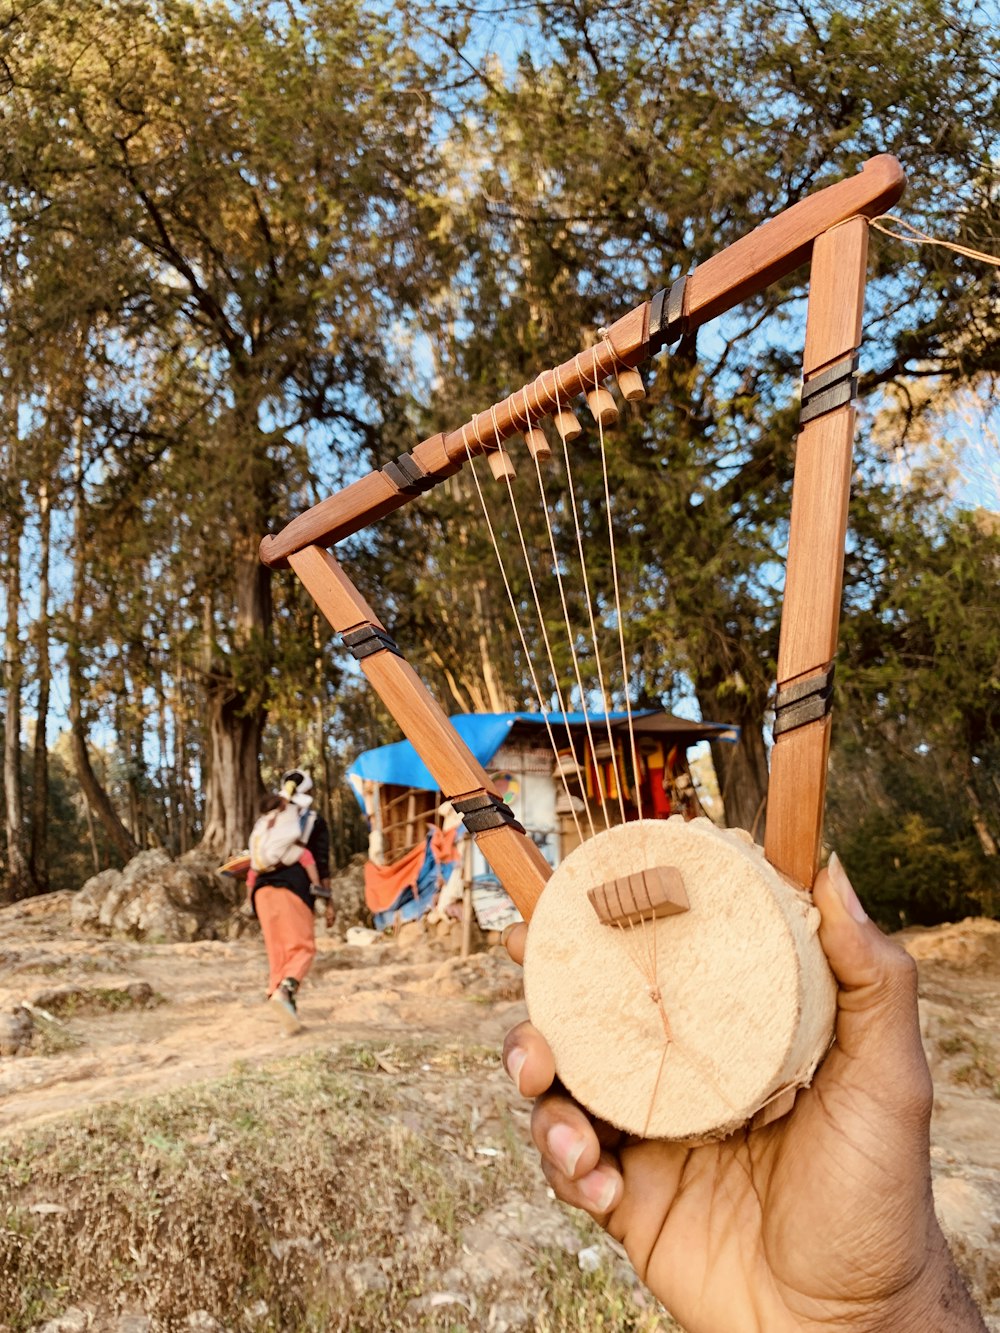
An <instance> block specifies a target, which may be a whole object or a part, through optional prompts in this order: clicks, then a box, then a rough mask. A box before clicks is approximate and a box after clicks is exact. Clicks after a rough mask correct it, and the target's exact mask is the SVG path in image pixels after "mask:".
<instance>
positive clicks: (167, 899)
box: [71, 849, 243, 943]
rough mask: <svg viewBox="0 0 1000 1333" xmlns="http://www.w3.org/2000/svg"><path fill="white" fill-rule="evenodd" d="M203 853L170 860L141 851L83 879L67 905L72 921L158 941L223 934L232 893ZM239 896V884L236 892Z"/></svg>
mask: <svg viewBox="0 0 1000 1333" xmlns="http://www.w3.org/2000/svg"><path fill="white" fill-rule="evenodd" d="M226 880H227V877H226V876H224V875H219V874H217V873H216V872H215V870H214V867H213V866H212V865H211V864H210V863H209V862H208V861H207V860H206V859H205V857H204V855H203V854H197V855H194V854H192V853H188V855H187V856H185V857H184V858H182V859H181V860H180V861H173V860H171V858H170V857H169V856H168V855H167V853H166V852H164V851H161V850H159V849H156V850H153V851H147V852H140V853H139V855H138V856H135V857H133V858H132V860H131V861H129V863H128V865H127V866H126V867H125V868H124V870H102V871H101V872H100V874H98V875H94V876H93V877H92V878H91V879H89V880H87V882H86V884H84V886H83V888H82V889H81V890H80V892H79V893H78V894H77V895H76V898H75V900H74V902H73V905H72V908H71V917H72V921H73V925H74V926H76V927H82V928H84V929H90V930H94V929H96V930H99V931H101V932H103V933H106V934H108V935H112V936H118V937H125V938H129V939H138V940H150V941H153V942H156V943H174V942H177V941H182V940H183V941H186V940H198V939H213V938H216V937H217V936H218V935H219V933H220V932H221V933H225V929H226V924H227V922H228V920H229V918H230V916H231V914H232V911H233V903H232V902H231V901H230V895H231V894H232V893H233V892H234V891H233V890H232V889H231V888H230V887H229V886H228V885H227V884H226ZM236 892H237V893H238V896H239V897H240V898H241V897H242V892H243V891H242V886H240V887H239V888H238V890H237V891H236Z"/></svg>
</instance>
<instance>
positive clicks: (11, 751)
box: [3, 467, 33, 902]
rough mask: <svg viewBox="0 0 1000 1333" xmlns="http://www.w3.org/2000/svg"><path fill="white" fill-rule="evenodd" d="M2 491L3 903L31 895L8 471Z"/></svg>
mask: <svg viewBox="0 0 1000 1333" xmlns="http://www.w3.org/2000/svg"><path fill="white" fill-rule="evenodd" d="M8 488H9V490H10V493H11V497H12V503H11V505H10V509H9V511H8V525H9V526H8V534H9V537H8V544H7V577H6V579H5V591H6V603H7V604H6V611H7V627H6V632H5V634H4V675H5V678H6V684H7V700H6V702H7V709H6V726H5V728H4V747H3V781H4V795H5V797H6V810H5V822H6V834H7V877H8V878H7V896H8V899H9V901H11V902H16V901H17V900H18V899H20V898H27V897H30V896H31V893H32V890H33V885H32V883H31V872H30V869H29V866H28V857H27V855H26V852H25V838H24V806H23V802H22V794H21V680H22V678H23V674H24V669H23V666H22V662H23V652H22V645H21V639H20V634H19V627H20V626H19V622H20V617H21V533H22V530H23V527H24V516H23V513H22V510H21V503H20V494H19V482H18V479H17V477H16V475H15V474H14V468H13V467H11V468H10V471H9V475H8Z"/></svg>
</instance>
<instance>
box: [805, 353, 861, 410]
mask: <svg viewBox="0 0 1000 1333" xmlns="http://www.w3.org/2000/svg"><path fill="white" fill-rule="evenodd" d="M857 396H858V354H857V352H854V353H852V355H851V356H845V357H844V358H843V359H842V360H840V361H836V362H834V364H833V365H832V366H829V367H828V368H827V369H826V370H824V371H823V372H822V373H821V374H819V375H814V376H813V378H812V379H811V380H807V381H806V383H805V384H803V386H802V410H801V411H800V412H799V425H800V426H804V425H805V424H806V422H807V421H812V420H813V419H814V418H815V417H821V416H823V415H824V414H825V413H826V412H832V411H833V410H834V408H837V407H844V406H845V405H846V404H847V403H853V402H854V400H855V398H856V397H857Z"/></svg>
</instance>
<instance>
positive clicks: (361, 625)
mask: <svg viewBox="0 0 1000 1333" xmlns="http://www.w3.org/2000/svg"><path fill="white" fill-rule="evenodd" d="M904 183H905V181H904V176H903V172H902V169H901V167H900V165H899V163H898V162H897V161H896V160H895V158H893V157H890V156H887V155H882V156H879V157H875V158H872V159H871V160H870V161H868V162H866V163H865V164H864V167H863V168H862V170H861V171H860V173H858V174H857V175H855V176H853V177H851V178H850V179H845V180H843V181H841V182H839V183H837V184H835V185H831V186H829V187H827V188H826V189H823V190H820V191H818V192H817V193H816V194H814V195H811V196H810V197H808V198H806V199H804V200H802V201H801V202H799V203H797V204H795V205H794V206H793V207H791V208H789V209H787V210H786V211H785V212H783V213H781V214H779V215H778V216H776V217H774V218H772V219H770V220H769V221H767V222H766V223H765V224H764V225H762V226H760V227H758V228H757V229H756V230H755V231H753V232H752V233H750V234H749V235H747V236H745V237H743V238H742V239H741V240H739V241H737V242H736V243H735V244H733V245H731V246H729V247H728V248H727V249H726V250H723V251H721V252H720V253H719V254H717V255H715V256H714V257H713V258H712V259H710V260H708V261H707V262H706V263H704V264H702V265H700V266H699V267H698V268H696V269H695V270H694V272H693V273H691V274H690V275H688V276H687V277H684V278H679V279H678V280H677V281H676V282H675V283H674V284H673V285H672V287H671V288H670V289H669V290H663V291H660V292H657V293H656V294H655V295H654V296H653V297H652V299H651V300H649V301H646V302H644V303H643V304H641V305H639V306H637V307H636V308H635V309H634V310H631V311H629V312H628V313H627V314H625V315H624V316H623V317H622V318H620V319H619V320H618V321H617V322H616V323H614V324H613V325H612V326H611V327H610V328H609V329H607V330H606V331H604V337H603V340H602V341H600V342H598V343H597V344H596V345H595V346H594V347H592V348H589V349H588V350H586V351H585V352H582V353H581V354H580V355H578V356H577V357H575V358H574V359H573V360H572V361H570V362H566V363H564V364H562V365H560V366H556V367H553V368H551V369H548V370H545V371H543V372H542V373H541V374H539V375H538V376H537V377H536V378H535V379H534V380H533V381H532V382H531V383H530V384H527V385H525V386H523V387H522V388H520V389H518V390H517V391H515V392H514V393H512V394H510V395H509V396H508V397H506V398H504V399H503V400H501V401H500V402H497V403H495V404H493V405H492V406H491V407H489V408H487V409H486V410H485V411H483V412H481V413H479V414H477V415H476V416H475V417H474V418H473V419H472V420H471V421H470V422H467V423H465V425H463V426H461V427H457V428H456V429H454V430H451V431H448V432H445V433H442V434H439V435H435V436H433V437H432V438H430V439H427V440H424V441H423V442H421V443H420V444H417V445H416V446H415V448H414V449H413V450H412V452H410V453H406V454H403V455H402V456H401V457H400V458H398V459H396V460H395V461H394V462H392V463H390V464H388V465H387V466H386V467H384V468H382V469H381V470H379V471H376V472H372V473H370V474H369V475H367V476H365V477H363V478H361V479H360V480H358V481H355V482H353V483H352V484H350V485H349V486H347V487H345V488H344V489H343V490H342V491H340V492H339V493H337V494H335V495H333V496H331V497H330V498H328V499H326V500H323V501H322V502H321V503H319V504H317V505H315V506H314V507H313V508H311V509H310V510H308V511H307V512H306V513H303V514H301V515H299V516H298V517H297V518H295V519H293V520H292V521H291V522H290V523H289V524H288V525H287V526H286V527H285V528H283V529H282V531H280V532H278V533H276V534H273V535H269V536H266V537H265V538H264V539H263V541H262V542H261V546H260V556H261V559H262V560H263V561H264V563H265V564H267V565H269V566H271V567H273V568H283V567H286V566H291V568H292V569H293V570H294V571H295V573H296V574H297V575H298V577H299V578H300V579H301V581H302V582H303V583H304V585H305V586H306V588H307V589H308V591H309V592H310V594H311V595H312V597H313V598H314V600H315V601H316V603H317V605H318V606H319V608H320V610H321V611H322V612H323V614H324V615H325V616H326V618H327V619H328V621H329V622H330V624H331V625H332V627H333V628H334V630H335V631H336V632H337V633H338V634H340V635H341V636H342V638H343V642H344V643H345V645H346V646H347V647H348V648H350V650H351V651H352V652H353V653H354V655H355V657H356V658H357V659H358V660H359V661H360V664H361V668H362V670H363V671H364V673H365V675H366V677H367V678H368V680H369V681H370V683H371V684H372V686H373V687H374V688H375V690H376V691H377V692H378V694H379V695H380V696H381V698H382V700H383V701H384V702H385V704H386V706H387V707H388V709H389V711H390V712H391V714H392V715H393V717H394V718H395V719H396V721H397V722H398V723H399V725H400V727H401V728H402V730H403V732H404V733H405V734H406V736H407V737H408V738H409V739H410V741H411V742H412V744H413V746H414V748H415V749H416V751H417V753H418V754H419V755H420V757H421V758H422V759H423V761H424V763H425V764H426V766H427V768H428V769H429V770H430V772H431V774H432V775H433V777H434V779H435V781H436V782H437V783H438V786H439V787H440V790H441V792H442V794H443V796H444V797H446V798H447V799H449V800H450V801H451V802H452V804H453V805H454V807H455V808H456V810H458V811H459V812H460V813H461V815H462V816H463V819H464V821H465V824H466V827H467V829H468V830H469V832H470V833H471V834H472V835H473V836H474V837H475V839H476V841H477V844H478V846H479V848H480V850H481V852H482V854H483V856H484V857H485V859H486V861H487V862H488V863H489V865H490V866H491V867H492V869H493V871H494V872H495V873H496V875H497V877H498V878H499V880H500V881H501V883H502V884H503V885H504V887H505V888H506V890H507V892H508V893H509V894H510V896H511V898H512V899H513V901H514V903H515V904H516V905H517V907H518V909H519V910H520V912H521V914H522V915H523V916H524V918H525V919H526V920H527V921H529V923H530V924H529V932H528V945H527V952H526V958H525V989H526V996H527V1000H528V1006H529V1012H530V1013H531V1016H532V1019H533V1021H535V1022H536V1024H537V1025H538V1026H539V1027H541V1029H542V1031H543V1032H545V1035H546V1036H547V1038H548V1039H549V1042H550V1044H551V1045H552V1048H553V1051H554V1053H555V1056H556V1063H557V1068H558V1070H559V1074H560V1076H561V1078H562V1079H563V1082H564V1083H565V1084H566V1085H567V1087H569V1089H570V1090H571V1091H572V1092H573V1093H574V1095H575V1096H577V1097H578V1098H579V1099H580V1100H581V1101H582V1102H583V1103H584V1104H585V1105H587V1106H588V1107H590V1109H591V1110H592V1111H594V1112H595V1113H596V1114H598V1115H600V1116H601V1117H603V1118H604V1119H606V1120H608V1121H610V1122H612V1123H614V1124H617V1125H618V1126H620V1127H621V1128H623V1129H626V1130H628V1131H630V1132H633V1133H640V1134H651V1135H654V1136H662V1137H668V1138H672V1139H686V1140H697V1139H704V1138H711V1137H718V1136H721V1135H724V1134H726V1133H728V1132H730V1131H731V1130H733V1129H734V1128H735V1127H736V1126H738V1125H740V1124H743V1123H746V1122H748V1121H751V1122H753V1123H763V1122H766V1121H767V1120H768V1119H772V1118H774V1117H775V1116H777V1115H780V1114H782V1113H784V1112H785V1111H786V1110H787V1109H788V1107H789V1106H790V1105H791V1102H792V1101H793V1100H794V1094H795V1090H796V1089H797V1088H798V1087H800V1086H802V1085H803V1084H805V1083H807V1082H808V1081H809V1079H810V1078H811V1076H812V1073H813V1071H814V1069H815V1066H816V1064H817V1063H818V1061H819V1060H820V1059H821V1058H822V1055H823V1053H824V1052H825V1050H826V1048H827V1046H828V1045H829V1041H830V1039H831V1032H832V1023H833V1014H834V1007H835V991H834V986H833V982H832V978H831V977H830V974H829V970H828V968H827V967H826V963H825V959H824V958H823V956H822V951H821V949H820V947H819V944H818V940H817V938H816V926H817V919H818V914H817V913H816V911H815V908H813V907H812V906H811V903H810V899H809V896H808V890H809V888H810V886H811V885H812V882H813V880H814V878H815V875H816V872H817V869H818V865H819V854H820V837H821V831H822V818H823V803H824V792H825V783H826V767H827V756H828V750H829V740H830V708H831V695H832V675H833V662H834V657H835V655H836V645H837V626H838V619H839V612H840V594H841V580H842V569H843V553H844V539H845V533H846V525H847V505H848V496H849V488H850V478H851V469H852V464H851V454H852V445H853V436H854V426H855V412H854V406H853V404H854V400H855V394H856V385H857V351H858V346H859V343H860V340H861V323H862V310H863V302H864V290H865V279H866V267H867V246H868V220H869V219H871V218H875V217H877V216H879V215H880V214H881V213H884V212H885V211H886V209H888V208H890V207H891V206H892V205H893V204H894V203H895V202H896V200H897V199H898V198H899V197H900V195H901V194H902V191H903V188H904ZM805 264H810V266H811V268H810V282H809V298H808V313H807V323H806V337H805V353H804V361H803V376H802V409H801V417H800V426H801V429H800V433H799V435H798V440H797V446H796V460H795V472H794V481H793V491H792V516H791V528H790V536H789V547H788V559H787V572H786V582H785V597H784V607H783V613H782V624H781V639H780V649H779V659H778V673H777V674H778V679H777V695H776V703H775V723H774V737H775V743H774V748H773V753H772V760H771V778H770V790H769V797H768V810H767V828H766V839H765V845H764V851H763V854H761V852H760V850H759V849H758V848H755V847H754V846H753V845H752V841H751V839H750V838H749V835H747V834H741V833H740V832H739V831H735V832H733V831H720V830H716V829H715V828H714V826H712V825H710V824H709V823H708V821H706V820H698V821H695V822H694V823H692V824H685V823H683V821H681V820H680V819H677V818H674V819H670V820H667V821H654V820H649V819H642V820H640V821H639V822H638V824H636V823H635V822H633V823H629V824H625V823H624V822H623V823H622V824H620V825H618V826H616V827H612V828H609V829H607V830H606V831H604V832H601V833H598V834H597V835H596V837H593V838H591V839H589V840H588V841H585V842H584V843H583V844H582V845H581V846H580V847H578V848H577V849H576V850H575V851H574V852H572V853H571V854H570V856H569V857H568V858H566V860H565V861H563V863H562V864H561V865H560V866H559V868H558V869H557V870H556V871H555V873H554V874H553V872H552V870H551V868H550V867H549V865H548V863H547V862H546V861H545V859H544V858H543V857H542V855H541V853H540V852H539V850H538V848H537V847H536V846H535V844H534V842H533V841H532V840H531V839H530V838H528V837H527V836H525V833H524V830H523V828H522V827H521V825H520V824H518V822H517V821H516V820H515V819H514V817H513V815H512V814H511V811H510V809H509V807H508V806H506V805H505V804H504V803H503V801H502V800H501V799H500V797H499V795H498V794H497V792H496V790H495V789H494V788H493V786H492V785H491V783H490V780H489V777H488V776H487V774H486V772H485V771H484V770H483V768H482V767H481V765H480V764H479V763H478V761H477V760H476V759H475V758H474V756H473V755H472V753H471V752H470V751H469V749H468V748H467V747H466V745H465V744H464V743H463V742H462V740H461V739H460V738H459V736H458V735H457V734H456V732H455V731H454V729H453V728H452V727H451V725H450V723H449V722H448V719H447V718H446V716H445V714H444V712H443V711H442V709H441V708H440V707H439V705H438V704H437V702H436V701H435V700H434V698H433V697H432V696H431V694H430V693H429V692H428V690H427V689H426V688H425V686H424V685H423V684H422V683H421V681H420V679H419V677H418V676H417V674H416V672H415V671H414V670H413V668H412V667H411V666H410V665H409V664H408V662H407V661H406V659H405V658H404V656H403V655H402V653H401V651H400V649H399V647H398V645H397V644H396V643H395V641H394V640H393V638H392V636H391V635H390V633H389V632H388V631H387V629H386V627H385V626H384V625H383V624H382V622H381V621H380V620H379V618H378V616H377V614H376V613H375V611H374V610H373V609H372V608H371V607H370V606H369V605H368V603H367V602H366V601H365V599H364V598H363V597H362V595H361V594H360V593H359V591H358V590H357V588H356V587H355V586H354V584H353V583H352V582H351V580H350V578H349V577H348V575H347V574H346V573H345V571H344V569H343V568H342V567H341V565H340V563H339V562H338V561H337V560H336V559H335V557H334V556H333V555H332V554H331V553H330V549H329V548H331V547H333V546H335V545H336V544H337V543H338V542H339V541H341V540H342V539H343V538H345V537H347V536H349V535H351V534H353V533H355V532H357V531H359V530H360V529H361V528H363V527H365V526H366V525H368V524H370V523H373V522H376V521H377V520H378V519H380V518H382V517H383V516H384V515H386V514H389V513H391V512H392V511H394V510H396V509H399V508H401V507H402V506H403V505H405V504H408V503H409V502H410V501H411V500H412V499H414V498H415V497H417V496H419V495H420V494H421V493H422V492H424V491H427V490H430V489H431V488H432V487H434V486H435V485H437V484H438V483H439V482H440V481H442V480H443V479H444V478H446V477H449V476H452V475H453V474H454V473H456V472H457V471H458V470H459V469H460V468H462V467H463V465H465V464H466V463H471V462H472V460H473V459H474V458H475V457H476V456H477V455H480V454H484V453H485V454H486V455H487V456H488V460H489V462H490V465H491V468H492V470H493V472H494V475H495V476H496V477H497V478H498V479H503V478H504V476H505V475H506V474H507V471H508V469H509V466H510V464H509V454H508V451H507V449H506V446H505V442H506V441H508V440H510V439H511V438H512V437H513V436H516V435H521V436H524V438H525V443H526V445H527V449H528V451H529V452H530V454H531V455H532V457H533V458H535V457H538V458H544V457H545V455H546V452H547V450H548V444H547V440H546V437H545V435H544V434H543V432H542V431H541V430H540V428H539V425H540V422H541V421H542V419H543V418H546V417H553V418H554V424H555V426H556V429H557V431H558V432H559V434H560V437H561V438H568V437H569V434H568V433H570V432H572V430H573V428H574V425H575V423H573V422H571V421H570V419H569V417H568V411H569V406H570V400H571V399H573V398H575V397H577V396H578V395H584V394H585V395H586V396H587V398H588V404H589V406H590V407H591V410H592V411H593V412H594V414H595V416H596V417H597V419H598V421H599V422H600V423H601V424H602V430H603V421H604V414H605V413H607V414H609V415H610V414H611V412H612V411H613V409H614V404H613V400H612V399H611V395H610V394H609V393H608V391H607V389H606V388H605V387H604V382H605V381H606V380H608V379H609V378H611V377H612V376H614V377H615V378H617V380H618V383H619V387H620V389H621V391H622V393H623V395H625V396H633V395H636V394H640V393H641V379H639V377H638V375H637V374H636V371H635V367H637V366H638V365H639V364H640V363H642V362H643V361H644V360H646V359H647V358H649V357H650V356H652V355H654V354H655V353H657V352H659V351H660V350H661V349H662V348H664V347H667V346H670V345H672V344H674V343H675V342H676V341H677V340H678V339H679V338H680V337H681V336H682V335H684V334H690V333H693V332H694V331H695V330H696V329H698V328H699V327H700V326H701V325H703V324H705V323H706V322H708V321H709V320H711V319H713V318H715V317H716V316H718V315H721V314H723V313H724V312H725V311H727V310H729V309H731V308H732V307H733V306H735V305H737V304H739V303H740V302H742V301H744V300H746V299H747V298H749V297H752V296H753V295H755V294H756V293H758V292H760V291H762V290H763V289H764V288H765V287H767V286H768V285H769V284H770V283H772V282H774V281H776V280H778V279H780V278H782V277H784V276H785V275H787V274H789V273H790V272H792V271H793V270H795V269H797V268H799V267H800V266H803V265H805ZM637 381H638V384H637ZM609 403H610V406H609ZM602 447H603V435H602ZM477 486H478V482H477ZM550 877H551V878H550Z"/></svg>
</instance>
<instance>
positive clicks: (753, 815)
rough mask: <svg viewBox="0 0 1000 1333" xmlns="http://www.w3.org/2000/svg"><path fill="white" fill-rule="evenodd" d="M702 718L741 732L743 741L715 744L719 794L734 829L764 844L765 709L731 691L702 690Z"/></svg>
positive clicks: (727, 817) (713, 757)
mask: <svg viewBox="0 0 1000 1333" xmlns="http://www.w3.org/2000/svg"><path fill="white" fill-rule="evenodd" d="M697 693H698V703H699V705H700V706H701V715H702V717H704V718H706V719H707V720H708V721H710V722H729V723H732V724H733V725H734V726H738V727H739V728H740V738H739V740H738V741H737V742H736V744H735V745H733V744H732V743H731V742H728V741H713V742H712V743H711V750H712V762H713V764H714V765H715V775H716V777H717V778H718V780H719V794H720V795H721V797H722V805H723V809H724V811H725V821H726V824H727V825H728V826H729V827H730V828H743V829H747V830H748V832H750V833H752V834H753V836H754V839H755V841H757V842H760V843H762V842H763V841H764V827H765V822H766V808H767V781H768V774H767V749H766V747H765V745H764V730H763V725H762V721H761V719H762V717H763V712H764V710H763V707H762V706H761V705H759V704H757V703H756V702H754V701H752V700H751V699H750V698H748V697H747V696H746V695H744V694H735V693H733V692H732V690H731V689H725V688H724V687H723V688H720V687H716V688H714V689H713V688H711V687H699V688H698V691H697Z"/></svg>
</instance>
